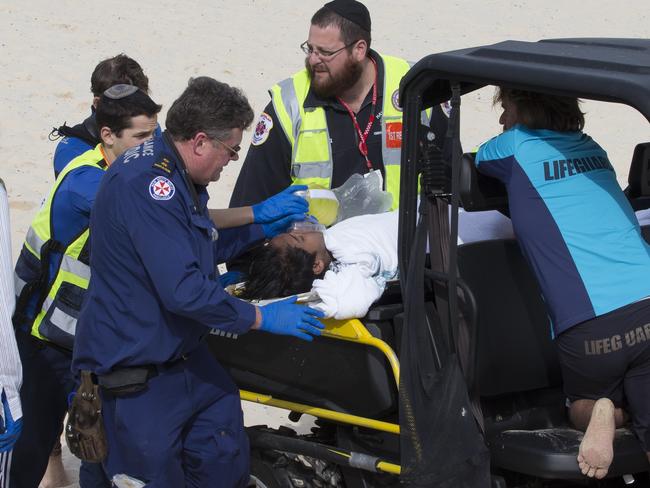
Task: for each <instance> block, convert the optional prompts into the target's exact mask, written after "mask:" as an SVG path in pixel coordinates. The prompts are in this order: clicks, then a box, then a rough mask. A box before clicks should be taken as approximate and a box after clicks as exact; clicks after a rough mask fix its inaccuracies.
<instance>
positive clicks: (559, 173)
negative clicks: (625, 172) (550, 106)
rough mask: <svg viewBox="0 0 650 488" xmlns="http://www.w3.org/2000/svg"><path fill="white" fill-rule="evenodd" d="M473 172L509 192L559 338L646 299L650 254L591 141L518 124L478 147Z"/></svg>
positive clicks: (525, 249)
mask: <svg viewBox="0 0 650 488" xmlns="http://www.w3.org/2000/svg"><path fill="white" fill-rule="evenodd" d="M476 165H477V167H478V170H479V171H480V172H481V173H484V174H486V175H488V176H492V177H494V178H497V179H499V180H500V181H502V182H503V183H504V184H505V186H506V188H507V191H508V198H509V204H510V217H511V218H512V225H513V227H514V231H515V234H516V236H517V239H518V241H519V243H520V245H521V248H522V251H523V253H524V255H525V256H526V258H527V260H528V262H529V263H530V265H531V267H532V269H533V272H534V273H535V275H536V276H537V280H538V281H539V284H540V287H541V289H542V293H543V295H544V300H545V301H546V304H547V307H548V310H549V315H550V317H551V320H552V322H553V330H554V332H555V335H556V336H557V335H559V334H561V333H562V332H564V331H565V330H566V329H568V328H570V327H572V326H573V325H576V324H578V323H580V322H584V321H585V320H589V319H592V318H594V317H597V316H599V315H603V314H606V313H608V312H611V311H613V310H616V309H618V308H620V307H623V306H625V305H628V304H630V303H633V302H635V301H638V300H640V299H642V298H645V297H647V296H650V247H649V246H648V245H647V244H646V242H645V241H644V240H643V237H642V236H641V230H640V228H639V224H638V222H637V219H636V217H635V215H634V211H633V210H632V207H631V206H630V204H629V202H628V201H627V199H626V197H625V195H624V194H623V191H622V190H621V188H620V186H619V185H618V182H617V181H616V174H615V173H614V168H613V167H612V165H611V163H610V161H609V159H608V158H607V153H606V152H605V151H604V150H603V149H602V148H601V147H600V146H599V145H598V144H596V143H595V142H594V141H593V139H591V137H589V136H588V135H586V134H584V133H582V132H579V131H577V132H556V131H550V130H531V129H528V128H526V127H524V126H522V125H516V126H514V127H513V128H512V129H510V130H508V131H506V132H504V133H503V134H501V135H499V136H497V137H495V138H493V139H491V140H490V141H488V142H486V143H485V144H483V145H482V146H481V148H480V149H479V151H478V154H477V155H476Z"/></svg>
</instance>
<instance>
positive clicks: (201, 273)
mask: <svg viewBox="0 0 650 488" xmlns="http://www.w3.org/2000/svg"><path fill="white" fill-rule="evenodd" d="M195 188H196V190H197V193H198V200H199V201H198V203H199V205H198V209H197V211H196V212H195V211H193V210H192V207H193V200H192V196H191V194H190V191H189V188H188V186H187V185H186V183H185V180H184V178H183V176H182V173H181V171H180V170H179V167H178V161H177V160H176V157H175V155H174V152H173V151H172V150H171V148H170V147H169V146H168V145H167V143H166V140H165V138H164V137H157V138H155V139H154V140H150V141H147V142H145V143H143V144H142V145H140V146H138V147H135V148H132V149H129V150H128V151H126V152H125V153H124V154H123V155H122V156H121V157H119V158H118V159H117V160H116V161H115V162H114V163H113V164H112V165H111V167H110V168H109V169H108V171H107V172H106V174H105V176H104V178H103V179H102V182H101V184H100V188H99V191H98V193H97V198H96V200H95V205H94V207H93V211H92V215H91V219H90V235H91V260H90V266H91V269H92V277H91V280H90V286H89V289H88V292H87V296H86V301H85V303H84V306H83V309H82V311H81V316H80V318H79V322H78V325H77V334H76V343H75V350H74V359H73V365H72V369H73V370H75V371H76V370H91V371H93V372H95V373H98V374H104V373H107V372H108V371H110V370H111V368H113V367H125V366H138V365H147V364H161V363H165V362H168V361H172V360H174V359H177V358H179V357H180V356H182V355H184V354H188V353H191V352H192V351H193V350H194V349H195V348H196V347H197V346H198V345H199V343H200V342H201V341H202V339H203V338H204V337H205V335H206V334H207V333H208V332H209V330H210V329H212V328H218V329H221V330H225V331H229V332H234V333H238V334H241V333H243V332H246V331H248V330H249V329H250V327H251V325H252V324H253V323H254V321H255V307H254V306H253V305H251V304H249V303H246V302H244V301H242V300H239V299H237V298H234V297H231V296H230V295H228V294H227V293H226V292H225V291H224V289H223V287H222V286H221V285H220V284H219V281H218V275H219V272H218V270H217V264H218V263H220V262H223V261H225V260H227V259H230V258H232V257H235V256H237V255H238V254H239V253H240V252H242V251H244V250H245V249H246V248H248V247H249V246H250V245H251V244H254V243H257V242H259V241H260V240H262V239H263V238H264V233H263V230H262V228H261V226H259V225H248V226H242V227H236V228H233V229H225V230H221V231H219V232H217V230H216V229H215V227H214V224H213V223H212V222H211V220H210V218H209V217H208V211H207V201H208V193H207V191H206V189H205V188H204V187H195Z"/></svg>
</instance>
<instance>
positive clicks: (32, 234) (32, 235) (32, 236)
mask: <svg viewBox="0 0 650 488" xmlns="http://www.w3.org/2000/svg"><path fill="white" fill-rule="evenodd" d="M25 242H26V243H27V244H29V247H31V248H32V249H33V250H34V252H35V253H37V254H41V247H43V245H44V244H45V241H44V240H43V239H41V238H40V237H38V235H37V234H36V231H35V230H34V228H33V227H30V228H29V230H28V231H27V236H25Z"/></svg>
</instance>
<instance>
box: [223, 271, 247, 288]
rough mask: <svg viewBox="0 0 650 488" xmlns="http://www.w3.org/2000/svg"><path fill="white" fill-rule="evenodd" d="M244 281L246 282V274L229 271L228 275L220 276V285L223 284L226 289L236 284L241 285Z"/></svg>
mask: <svg viewBox="0 0 650 488" xmlns="http://www.w3.org/2000/svg"><path fill="white" fill-rule="evenodd" d="M242 281H245V277H244V273H242V272H241V271H228V272H227V273H224V274H222V275H219V283H221V286H223V287H224V288H225V287H227V286H228V285H232V284H234V283H241V282H242Z"/></svg>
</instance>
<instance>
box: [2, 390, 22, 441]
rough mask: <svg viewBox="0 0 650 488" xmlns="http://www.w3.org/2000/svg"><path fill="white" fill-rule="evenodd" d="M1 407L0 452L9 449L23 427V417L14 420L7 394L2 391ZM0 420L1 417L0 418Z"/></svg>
mask: <svg viewBox="0 0 650 488" xmlns="http://www.w3.org/2000/svg"><path fill="white" fill-rule="evenodd" d="M2 408H3V412H4V414H3V418H4V425H3V426H2V429H1V431H2V433H1V434H0V452H7V451H11V450H12V449H13V448H14V445H15V444H16V441H17V440H18V437H20V432H21V430H22V428H23V419H18V420H14V419H13V417H12V416H11V410H9V402H8V401H7V395H5V393H4V391H3V392H2ZM0 420H2V419H0Z"/></svg>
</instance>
